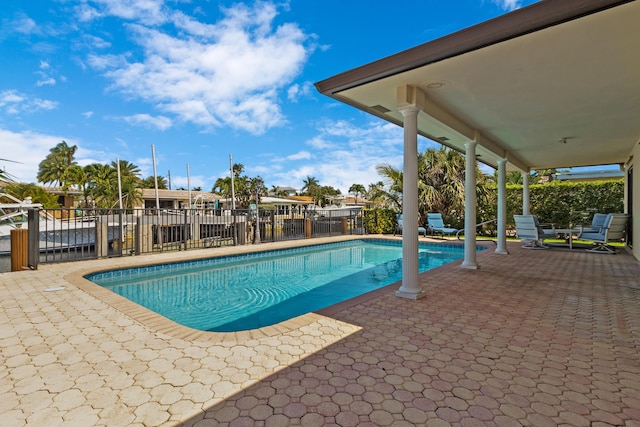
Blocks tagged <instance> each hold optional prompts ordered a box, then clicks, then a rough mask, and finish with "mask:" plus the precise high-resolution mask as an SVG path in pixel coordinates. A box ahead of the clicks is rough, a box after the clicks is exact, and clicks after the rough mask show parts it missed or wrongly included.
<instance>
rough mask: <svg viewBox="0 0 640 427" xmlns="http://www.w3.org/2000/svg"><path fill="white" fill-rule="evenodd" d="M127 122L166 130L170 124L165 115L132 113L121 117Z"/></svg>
mask: <svg viewBox="0 0 640 427" xmlns="http://www.w3.org/2000/svg"><path fill="white" fill-rule="evenodd" d="M122 120H124V121H125V122H127V123H129V124H134V125H142V126H148V127H153V128H156V129H159V130H167V129H169V128H170V127H171V126H172V123H171V119H169V118H168V117H165V116H155V117H154V116H151V115H149V114H134V115H133V116H127V117H122Z"/></svg>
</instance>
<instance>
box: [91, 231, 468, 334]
mask: <svg viewBox="0 0 640 427" xmlns="http://www.w3.org/2000/svg"><path fill="white" fill-rule="evenodd" d="M401 252H402V248H401V244H400V242H398V241H389V240H382V239H377V240H374V239H365V240H352V241H348V242H339V243H331V244H324V245H311V246H305V247H298V248H291V249H285V250H275V251H267V252H261V253H251V254H243V255H235V256H225V257H218V258H210V259H202V260H196V261H188V262H180V263H169V264H160V265H153V266H143V267H136V268H130V269H120V270H113V271H105V272H99V273H94V274H91V275H88V276H87V279H89V280H91V281H93V282H96V283H98V284H100V285H102V286H104V287H105V288H107V289H110V290H111V291H113V292H115V293H117V294H119V295H122V296H124V297H126V298H127V299H129V300H131V301H134V302H136V303H138V304H140V305H142V306H144V307H147V308H148V309H150V310H152V311H154V312H156V313H159V314H161V315H163V316H166V317H167V318H169V319H171V320H173V321H175V322H177V323H180V324H182V325H185V326H188V327H191V328H195V329H199V330H203V331H218V332H230V331H240V330H249V329H257V328H261V327H264V326H268V325H273V324H276V323H279V322H282V321H284V320H287V319H290V318H293V317H296V316H299V315H301V314H304V313H308V312H311V311H315V310H318V309H322V308H324V307H327V306H330V305H332V304H335V303H337V302H340V301H343V300H346V299H350V298H353V297H355V296H358V295H361V294H363V293H366V292H369V291H372V290H375V289H378V288H380V287H383V286H386V285H388V284H391V283H394V282H396V281H398V280H400V279H401V272H402V261H401V256H402V254H401ZM462 256H463V250H462V247H461V246H460V245H446V244H437V245H429V244H425V243H421V244H420V248H419V263H420V267H419V268H420V271H421V272H423V271H426V270H429V269H432V268H435V267H438V266H441V265H443V264H446V263H449V262H451V261H454V260H456V259H460V258H461V257H462Z"/></svg>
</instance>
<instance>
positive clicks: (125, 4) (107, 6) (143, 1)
mask: <svg viewBox="0 0 640 427" xmlns="http://www.w3.org/2000/svg"><path fill="white" fill-rule="evenodd" d="M163 4H164V1H162V0H91V1H85V2H82V3H81V4H80V5H78V6H77V7H76V9H75V10H76V15H77V16H78V19H80V20H81V21H91V20H94V19H98V18H100V17H103V16H115V17H117V18H121V19H126V20H130V21H140V22H144V23H146V24H162V23H164V22H165V21H166V19H167V17H166V15H165V13H164V11H163V10H162V8H163Z"/></svg>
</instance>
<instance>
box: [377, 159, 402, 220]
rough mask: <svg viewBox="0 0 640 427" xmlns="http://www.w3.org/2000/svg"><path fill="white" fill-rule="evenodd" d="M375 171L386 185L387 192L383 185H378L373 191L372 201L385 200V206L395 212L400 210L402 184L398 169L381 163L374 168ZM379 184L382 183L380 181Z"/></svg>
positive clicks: (400, 172)
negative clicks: (391, 207)
mask: <svg viewBox="0 0 640 427" xmlns="http://www.w3.org/2000/svg"><path fill="white" fill-rule="evenodd" d="M376 170H377V171H378V173H379V174H380V175H381V176H382V177H383V179H384V180H385V181H386V182H387V184H388V186H389V187H388V188H389V189H388V190H385V189H384V185H379V186H377V187H376V188H375V189H374V195H373V198H374V199H378V200H381V199H382V200H385V202H386V204H387V205H391V206H393V207H394V208H395V209H397V210H402V183H403V173H402V171H401V170H400V169H398V168H396V167H393V166H391V165H390V164H388V163H383V164H381V165H378V166H376ZM380 183H383V182H382V181H381V182H380Z"/></svg>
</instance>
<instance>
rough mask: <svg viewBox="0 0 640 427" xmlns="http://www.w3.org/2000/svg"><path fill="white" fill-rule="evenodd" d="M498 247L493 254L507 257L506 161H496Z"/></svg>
mask: <svg viewBox="0 0 640 427" xmlns="http://www.w3.org/2000/svg"><path fill="white" fill-rule="evenodd" d="M497 243H498V247H497V248H496V251H495V253H497V254H502V255H507V254H508V253H509V251H507V159H500V160H498V242H497Z"/></svg>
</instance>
